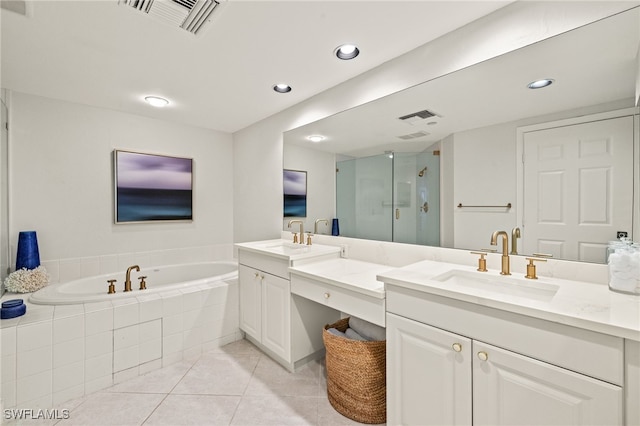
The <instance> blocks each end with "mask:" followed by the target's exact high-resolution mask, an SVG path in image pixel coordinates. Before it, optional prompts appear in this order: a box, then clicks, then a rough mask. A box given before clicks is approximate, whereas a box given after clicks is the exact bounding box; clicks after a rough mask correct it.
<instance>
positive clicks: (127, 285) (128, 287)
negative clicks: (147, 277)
mask: <svg viewBox="0 0 640 426" xmlns="http://www.w3.org/2000/svg"><path fill="white" fill-rule="evenodd" d="M132 269H135V270H136V271H138V272H140V267H139V266H138V265H133V266H129V267H128V268H127V278H126V279H125V280H124V291H131V270H132Z"/></svg>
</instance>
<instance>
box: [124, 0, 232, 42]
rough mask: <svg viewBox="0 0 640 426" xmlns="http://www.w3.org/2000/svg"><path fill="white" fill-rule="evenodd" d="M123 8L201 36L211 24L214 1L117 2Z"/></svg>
mask: <svg viewBox="0 0 640 426" xmlns="http://www.w3.org/2000/svg"><path fill="white" fill-rule="evenodd" d="M118 3H119V4H121V5H124V6H129V7H132V8H133V9H135V10H137V11H140V12H142V13H146V14H147V15H149V16H150V17H152V18H153V19H155V20H156V21H159V22H162V23H164V24H168V25H171V26H173V27H179V28H182V29H183V30H185V31H188V32H190V33H192V34H201V33H202V32H203V30H204V29H206V27H207V25H206V24H207V23H209V22H211V18H212V14H213V11H214V10H215V9H216V8H217V7H218V6H220V2H218V1H216V0H118Z"/></svg>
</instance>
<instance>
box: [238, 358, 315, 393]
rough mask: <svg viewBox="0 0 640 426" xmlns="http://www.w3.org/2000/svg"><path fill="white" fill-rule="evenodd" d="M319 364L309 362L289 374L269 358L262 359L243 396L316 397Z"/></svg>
mask: <svg viewBox="0 0 640 426" xmlns="http://www.w3.org/2000/svg"><path fill="white" fill-rule="evenodd" d="M319 382H320V364H319V363H318V362H310V363H308V364H305V365H303V366H302V367H300V368H299V369H298V370H297V371H296V372H295V373H291V372H289V371H287V370H286V369H285V368H283V367H282V366H281V365H280V364H278V363H277V362H275V361H273V360H272V359H271V358H268V357H266V356H265V357H262V358H260V361H259V362H258V365H257V366H256V369H255V372H254V373H253V376H252V377H251V381H250V382H249V386H248V387H247V390H246V392H245V395H283V396H314V397H317V396H318V393H319V392H318V387H319Z"/></svg>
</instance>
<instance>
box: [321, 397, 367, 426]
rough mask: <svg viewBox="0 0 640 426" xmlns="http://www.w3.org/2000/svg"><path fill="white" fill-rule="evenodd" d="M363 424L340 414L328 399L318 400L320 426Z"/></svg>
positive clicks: (353, 425)
mask: <svg viewBox="0 0 640 426" xmlns="http://www.w3.org/2000/svg"><path fill="white" fill-rule="evenodd" d="M361 424H362V423H358V422H356V421H354V420H351V419H349V418H348V417H345V416H343V415H342V414H340V413H338V412H337V411H336V409H335V408H333V407H332V406H331V404H330V403H329V400H328V399H327V398H319V399H318V423H317V425H318V426H355V425H361Z"/></svg>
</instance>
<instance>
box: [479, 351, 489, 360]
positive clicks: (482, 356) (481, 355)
mask: <svg viewBox="0 0 640 426" xmlns="http://www.w3.org/2000/svg"><path fill="white" fill-rule="evenodd" d="M478 358H480V361H486V360H488V359H489V354H487V353H486V352H484V351H480V352H478Z"/></svg>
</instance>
